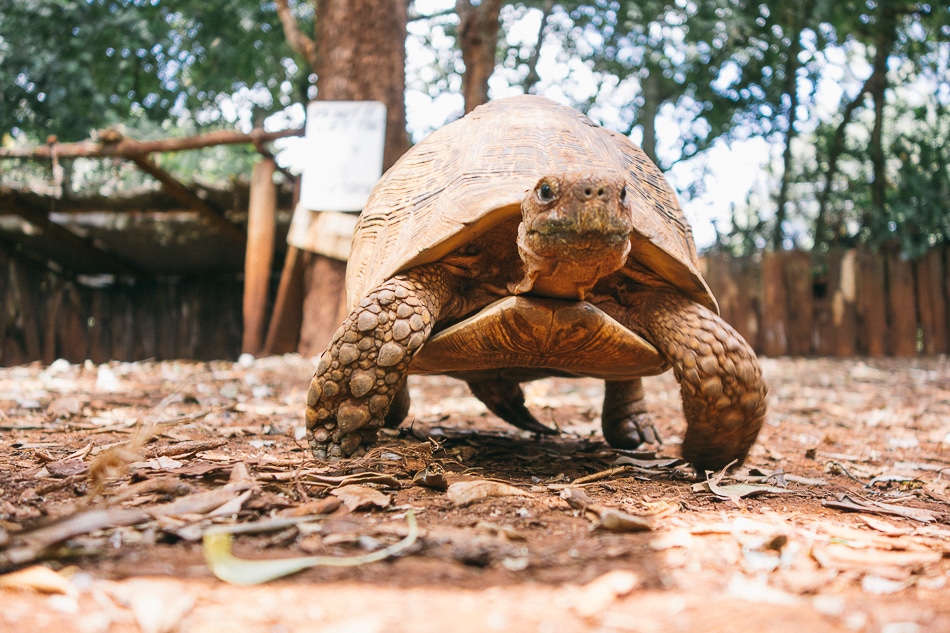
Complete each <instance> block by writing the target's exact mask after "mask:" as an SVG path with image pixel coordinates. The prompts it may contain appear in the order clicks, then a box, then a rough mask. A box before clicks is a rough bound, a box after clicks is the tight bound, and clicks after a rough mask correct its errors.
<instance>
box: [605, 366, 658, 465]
mask: <svg viewBox="0 0 950 633" xmlns="http://www.w3.org/2000/svg"><path fill="white" fill-rule="evenodd" d="M600 419H601V428H602V429H603V433H604V439H605V440H607V443H608V444H610V445H611V446H613V447H614V448H628V449H634V448H637V447H638V446H640V445H641V444H643V443H647V444H654V443H657V442H659V441H660V436H659V434H658V433H657V432H656V428H655V427H654V426H653V422H652V421H651V420H650V415H649V414H648V413H647V407H646V402H645V401H644V399H643V381H642V380H641V379H639V378H637V379H635V380H607V381H605V382H604V407H603V409H602V411H601V415H600Z"/></svg>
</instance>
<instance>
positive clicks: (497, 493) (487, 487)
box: [446, 479, 532, 506]
mask: <svg viewBox="0 0 950 633" xmlns="http://www.w3.org/2000/svg"><path fill="white" fill-rule="evenodd" d="M446 494H447V495H448V498H449V501H451V502H452V503H454V504H455V505H457V506H467V505H469V504H470V503H475V502H476V501H481V500H482V499H487V498H489V497H512V496H522V497H530V496H532V495H531V493H529V492H525V491H524V490H522V489H520V488H515V487H514V486H509V485H508V484H503V483H501V482H500V481H487V480H482V479H480V480H477V481H457V482H455V483H454V484H452V485H451V486H449V488H448V491H447V493H446Z"/></svg>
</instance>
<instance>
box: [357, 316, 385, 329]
mask: <svg viewBox="0 0 950 633" xmlns="http://www.w3.org/2000/svg"><path fill="white" fill-rule="evenodd" d="M377 325H379V318H377V316H376V315H375V314H373V313H372V312H369V311H364V312H360V316H359V318H358V319H357V320H356V329H357V330H359V331H360V332H369V331H370V330H375V329H376V326H377Z"/></svg>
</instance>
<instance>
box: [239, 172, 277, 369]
mask: <svg viewBox="0 0 950 633" xmlns="http://www.w3.org/2000/svg"><path fill="white" fill-rule="evenodd" d="M276 170H277V163H276V162H274V159H272V158H264V159H262V160H260V161H259V162H258V163H257V164H256V165H254V171H253V173H252V174H251V192H250V195H251V198H250V203H249V206H248V215H247V255H246V256H245V259H244V307H243V314H244V338H243V341H242V343H241V349H242V350H243V351H244V352H247V353H249V354H258V353H260V351H261V348H262V347H263V346H264V328H265V326H266V323H267V320H266V313H267V297H268V290H269V288H270V274H271V264H272V262H273V258H274V234H275V232H276V230H277V217H276V213H277V186H276V185H275V184H274V172H275V171H276Z"/></svg>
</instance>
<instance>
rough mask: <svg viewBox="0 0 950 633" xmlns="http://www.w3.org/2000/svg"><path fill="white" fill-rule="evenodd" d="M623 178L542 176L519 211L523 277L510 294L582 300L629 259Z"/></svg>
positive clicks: (628, 220)
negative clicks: (520, 212)
mask: <svg viewBox="0 0 950 633" xmlns="http://www.w3.org/2000/svg"><path fill="white" fill-rule="evenodd" d="M624 184H625V181H624V179H623V177H622V176H615V175H602V174H589V173H583V172H573V173H567V174H562V175H558V176H546V177H544V178H542V179H541V180H539V181H538V184H537V185H536V186H535V187H534V189H532V190H531V191H529V192H528V193H527V195H526V196H525V198H524V201H523V202H522V205H521V210H522V222H521V225H520V226H519V227H518V252H519V254H520V255H521V259H522V261H523V262H524V267H525V274H524V277H523V278H522V279H521V281H519V282H518V283H516V284H512V285H511V286H510V288H509V290H510V291H511V292H512V293H513V294H528V293H530V294H535V295H541V296H545V297H554V298H560V299H578V300H583V299H584V298H585V297H586V295H587V293H588V292H589V291H590V290H591V288H593V287H594V285H595V284H596V283H597V282H598V281H599V280H600V279H602V278H604V277H606V276H607V275H609V274H611V273H612V272H614V271H616V270H619V269H620V268H621V267H623V265H624V263H625V262H626V260H627V255H629V253H630V248H631V246H630V232H631V231H632V230H633V212H632V210H631V208H630V205H629V202H627V201H626V195H625V193H624V189H623V187H624Z"/></svg>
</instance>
